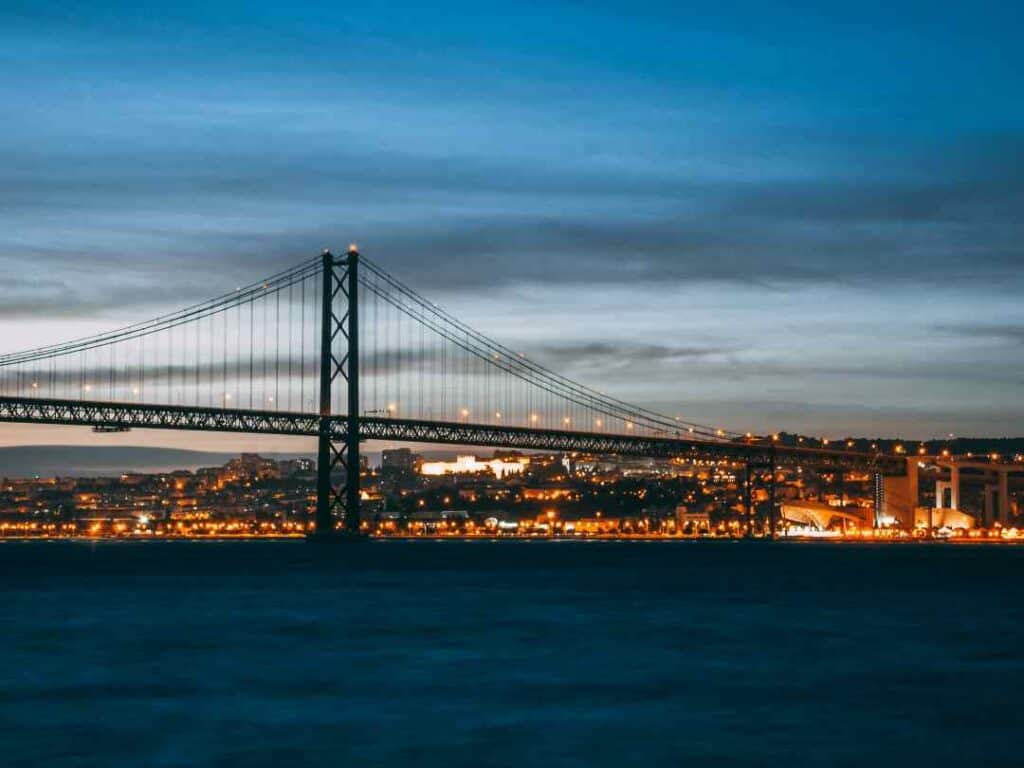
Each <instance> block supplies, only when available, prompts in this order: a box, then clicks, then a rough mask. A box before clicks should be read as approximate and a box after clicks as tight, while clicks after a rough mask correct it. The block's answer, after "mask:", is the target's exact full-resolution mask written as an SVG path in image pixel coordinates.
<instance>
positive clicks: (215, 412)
mask: <svg viewBox="0 0 1024 768" xmlns="http://www.w3.org/2000/svg"><path fill="white" fill-rule="evenodd" d="M319 421H320V419H319V417H318V416H317V415H315V414H306V413H284V412H278V411H250V410H243V409H228V408H195V407H189V406H171V405H148V404H138V403H117V404H110V403H96V402H88V401H75V400H46V399H35V398H11V397H0V422H18V423H27V424H65V425H72V426H90V427H103V428H115V429H129V428H136V429H179V430H198V431H207V432H238V433H258V434H268V435H295V436H305V437H315V436H317V435H318V425H319ZM331 424H332V429H331V438H332V440H338V441H340V440H343V439H344V438H345V435H346V433H347V426H348V420H347V418H346V417H345V416H333V417H331ZM359 431H360V437H361V438H362V439H365V440H385V441H395V442H414V443H437V444H445V445H466V446H487V447H493V448H511V449H520V450H543V451H566V452H568V451H579V452H583V453H594V454H618V455H624V456H647V457H651V458H676V457H679V458H691V459H700V460H718V459H728V460H734V461H744V462H746V461H750V462H754V463H758V464H764V465H770V464H774V465H777V466H786V465H807V466H817V467H822V468H836V469H845V470H855V471H856V470H859V471H867V472H882V473H884V474H903V473H904V472H905V466H904V462H903V460H902V459H899V458H897V457H888V456H876V455H870V454H861V453H852V452H845V451H826V450H815V449H804V448H793V447H787V446H772V445H766V444H763V443H760V444H754V445H750V444H744V443H739V442H710V441H702V440H688V439H685V438H682V437H646V436H633V435H620V434H600V433H592V432H570V431H562V430H544V429H528V428H523V427H502V426H491V425H484V424H463V423H450V422H438V421H421V420H413V419H396V418H382V417H369V416H364V417H362V418H361V419H360V427H359Z"/></svg>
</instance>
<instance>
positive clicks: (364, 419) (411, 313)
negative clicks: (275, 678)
mask: <svg viewBox="0 0 1024 768" xmlns="http://www.w3.org/2000/svg"><path fill="white" fill-rule="evenodd" d="M0 421H4V422H24V423H38V424H69V425H82V426H91V427H93V428H94V429H97V430H100V431H120V430H126V429H132V428H145V429H183V430H204V431H217V432H238V433H262V434H275V435H302V436H309V437H316V438H317V441H318V462H317V506H316V531H317V533H318V535H321V536H327V535H330V534H333V533H335V532H338V531H339V530H341V531H344V532H346V533H348V534H350V535H356V534H358V530H359V522H360V520H359V499H360V488H359V456H360V443H361V442H362V441H365V440H389V441H409V442H420V443H435V444H453V445H456V444H457V445H472V446H489V447H497V448H515V449H525V450H552V451H580V452H588V453H606V454H620V455H634V456H650V457H665V458H674V457H679V458H687V459H694V460H732V461H738V462H743V463H745V464H746V465H747V467H748V475H749V471H750V469H751V468H762V469H768V470H771V471H772V472H773V474H774V468H776V467H780V466H797V465H799V466H810V467H818V468H826V469H831V470H833V471H839V472H843V471H848V470H855V471H861V472H870V473H873V474H875V475H876V479H877V477H878V476H880V475H882V474H901V473H903V472H904V471H905V465H904V461H903V459H900V458H898V457H893V456H887V455H883V454H880V453H878V452H861V451H852V450H830V449H827V448H823V447H822V448H811V447H803V446H791V445H782V444H781V443H780V442H779V441H778V440H777V439H776V438H775V437H774V436H755V435H752V434H750V433H737V432H730V431H726V430H724V429H722V428H717V427H712V426H708V425H704V424H700V423H698V422H695V421H690V420H683V419H681V418H677V417H669V416H665V415H662V414H659V413H656V412H654V411H652V410H650V409H646V408H641V407H637V406H634V405H631V404H629V403H626V402H623V401H621V400H618V399H616V398H613V397H610V396H608V395H606V394H604V393H602V392H599V391H597V390H594V389H592V388H590V387H587V386H584V385H582V384H580V383H578V382H576V381H573V380H571V379H568V378H566V377H564V376H561V375H559V374H558V373H556V372H555V371H553V370H551V369H549V368H547V367H545V366H542V365H540V364H538V363H536V362H534V361H532V360H530V359H528V358H527V357H525V356H524V355H523V354H520V353H518V352H515V351H513V350H511V349H509V348H508V347H506V346H504V345H502V344H500V343H498V342H496V341H494V340H492V339H490V338H488V337H486V336H484V335H483V334H480V333H478V332H477V331H475V330H473V329H472V328H470V327H469V326H467V325H466V324H464V323H462V322H461V321H459V320H458V319H456V318H455V317H453V316H452V315H450V314H449V313H447V312H446V311H445V310H443V309H442V308H440V307H438V306H437V305H435V304H433V303H431V302H430V301H428V300H427V299H425V298H424V297H422V296H420V295H419V294H418V293H417V292H415V291H414V290H413V289H411V288H410V287H408V286H407V285H405V284H404V283H402V282H400V281H399V280H398V279H396V278H395V277H393V276H391V275H390V274H388V273H387V272H385V271H384V270H383V269H381V268H380V267H378V266H377V265H375V264H374V263H373V262H371V261H369V260H366V259H364V258H362V257H361V256H360V254H359V253H358V252H357V250H356V249H355V247H354V246H353V247H351V248H350V249H349V251H348V252H347V253H346V254H345V255H344V256H341V257H338V256H335V255H333V254H332V253H330V252H324V254H323V255H322V256H321V257H320V258H318V259H315V260H310V261H307V262H305V263H303V264H300V265H298V266H297V267H294V268H293V269H289V270H286V271H284V272H281V273H279V274H277V275H274V276H272V277H270V278H267V279H266V280H263V281H260V282H258V283H253V284H252V285H248V286H245V287H240V288H238V289H236V290H235V291H232V292H231V293H228V294H224V295H222V296H219V297H217V298H215V299H212V300H210V301H206V302H202V303H200V304H196V305H193V306H191V307H188V308H186V309H183V310H181V311H179V312H175V313H172V314H168V315H163V316H161V317H157V318H154V319H151V320H147V321H144V322H141V323H136V324H133V325H129V326H126V327H123V328H119V329H117V330H115V331H111V332H108V333H103V334H99V335H95V336H89V337H85V338H80V339H75V340H72V341H69V342H65V343H61V344H53V345H49V346H46V347H41V348H37V349H31V350H27V351H24V352H17V353H9V354H5V355H2V356H0ZM876 485H880V484H879V483H876ZM772 506H773V508H774V502H773V505H772Z"/></svg>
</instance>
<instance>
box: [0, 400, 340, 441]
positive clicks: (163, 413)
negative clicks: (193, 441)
mask: <svg viewBox="0 0 1024 768" xmlns="http://www.w3.org/2000/svg"><path fill="white" fill-rule="evenodd" d="M0 422H20V423H28V424H67V425H71V426H88V427H112V428H120V429H187V430H199V431H206V432H244V433H255V434H267V435H316V434H317V430H318V423H319V419H318V418H317V417H316V416H315V415H312V414H306V413H291V412H288V413H282V412H279V411H250V410H243V409H237V408H235V409H232V408H199V407H192V406H185V405H152V404H148V403H102V402H94V401H87V400H54V399H44V398H17V397H0ZM338 431H339V432H342V433H343V432H344V429H342V428H338Z"/></svg>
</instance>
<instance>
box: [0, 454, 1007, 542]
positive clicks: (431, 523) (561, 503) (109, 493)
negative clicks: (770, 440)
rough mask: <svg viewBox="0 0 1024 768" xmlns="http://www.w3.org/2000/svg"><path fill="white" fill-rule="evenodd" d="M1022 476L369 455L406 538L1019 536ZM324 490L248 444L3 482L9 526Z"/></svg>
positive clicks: (301, 464) (198, 517)
mask: <svg viewBox="0 0 1024 768" xmlns="http://www.w3.org/2000/svg"><path fill="white" fill-rule="evenodd" d="M1016 473H1020V474H1022V475H1024V463H1022V462H1015V463H1011V464H997V463H993V462H991V461H988V462H987V463H986V462H981V461H976V462H972V461H967V460H957V459H954V458H953V457H932V458H928V457H914V459H913V460H911V459H908V472H907V475H906V477H897V478H886V479H885V480H884V482H883V483H882V484H881V486H880V485H879V483H878V482H877V481H876V478H875V477H874V475H871V474H867V473H860V474H858V473H849V472H848V473H846V474H845V475H839V474H833V473H829V472H817V471H814V470H812V469H810V468H800V467H796V468H785V469H782V468H778V469H776V470H775V472H774V474H773V473H772V472H771V470H768V469H754V470H751V471H750V473H749V475H748V472H747V469H746V467H745V466H744V465H743V464H740V463H736V462H729V461H697V460H689V459H687V460H683V459H645V458H631V457H622V456H593V455H585V454H578V453H571V454H558V453H555V454H538V453H533V454H523V453H518V452H514V451H505V452H502V451H496V452H494V453H493V454H492V455H490V456H477V455H471V454H466V455H460V456H457V457H455V458H454V459H428V458H424V457H422V456H420V455H418V454H416V453H414V452H413V451H412V450H410V449H407V448H400V449H394V450H386V451H384V452H383V454H382V456H381V461H380V462H379V465H377V466H372V467H371V466H370V464H369V462H367V461H366V457H365V456H364V463H363V466H362V467H361V487H362V507H361V513H362V525H363V529H364V531H366V532H367V533H369V534H373V535H377V536H402V537H419V536H433V537H464V536H487V537H502V536H509V537H634V536H640V537H662V536H663V537H683V536H692V537H704V536H723V537H742V536H764V535H770V534H774V535H778V536H799V537H865V536H870V537H873V538H877V537H909V536H921V535H945V536H964V537H979V536H998V537H1000V538H1013V537H1015V536H1016V533H1017V529H1018V527H1021V525H1022V523H1024V514H1022V513H1024V487H1022V488H1018V482H1022V484H1024V478H1021V480H1020V481H1019V480H1018V476H1017V474H1016ZM315 487H316V466H315V463H314V462H313V461H312V460H309V459H294V460H287V461H274V460H271V459H267V458H264V457H261V456H258V455H255V454H242V455H241V456H240V457H239V458H236V459H233V460H231V461H229V462H228V463H227V464H225V465H224V466H222V467H209V468H203V469H198V470H196V471H189V470H180V471H176V472H168V473H159V474H124V475H121V476H119V477H99V478H31V479H5V480H3V482H2V484H0V536H8V537H10V536H97V537H98V536H115V537H116V536H154V537H155V536H163V537H204V536H209V537H233V536H239V537H241V536H266V537H272V536H304V535H306V534H307V533H309V532H310V531H311V530H312V526H313V512H314V508H315ZM1018 496H1019V497H1020V500H1018ZM975 509H977V510H978V511H977V512H975V513H973V514H972V512H971V511H970V510H975Z"/></svg>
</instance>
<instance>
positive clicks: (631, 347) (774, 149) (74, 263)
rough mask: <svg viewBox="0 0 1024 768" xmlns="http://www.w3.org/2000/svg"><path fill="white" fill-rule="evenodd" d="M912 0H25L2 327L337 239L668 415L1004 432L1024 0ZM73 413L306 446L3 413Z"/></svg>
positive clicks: (119, 309) (10, 80) (16, 26)
mask: <svg viewBox="0 0 1024 768" xmlns="http://www.w3.org/2000/svg"><path fill="white" fill-rule="evenodd" d="M931 7H932V6H925V5H923V4H916V3H909V4H904V5H902V6H901V7H900V8H898V9H889V10H885V9H883V8H882V7H881V6H868V7H865V8H863V9H858V10H857V11H856V12H853V11H850V12H837V11H834V10H833V11H827V12H826V11H821V10H816V9H815V8H814V7H811V6H808V7H807V8H805V9H803V14H802V16H801V21H800V22H799V23H789V24H787V25H786V26H785V27H784V28H776V26H775V25H774V24H773V20H772V17H771V15H770V14H768V13H766V12H764V10H763V9H759V8H758V7H757V6H756V5H749V6H745V9H746V11H747V14H746V17H745V21H744V22H743V23H739V22H738V21H737V20H736V18H734V17H732V16H730V15H729V14H726V13H724V12H722V11H719V10H716V9H714V8H711V7H696V8H694V9H693V11H692V12H691V14H689V15H686V16H684V15H681V14H680V13H679V12H677V11H673V10H670V9H665V8H661V7H658V6H655V5H644V4H641V5H639V6H638V5H636V4H632V5H630V6H629V7H628V8H626V7H624V6H622V7H620V6H616V5H615V4H607V5H605V6H602V7H601V8H599V9H597V10H594V9H592V10H584V9H581V8H578V7H576V6H574V5H571V4H559V5H556V6H551V7H549V8H548V9H547V11H546V12H543V13H542V12H540V11H539V10H538V11H537V12H534V13H531V12H529V11H526V12H524V14H523V15H517V16H516V17H514V18H509V19H496V18H493V17H490V16H484V15H480V14H479V13H478V12H474V10H473V8H472V7H469V6H466V7H464V6H459V5H457V4H452V5H450V6H449V7H448V8H447V10H449V11H451V12H452V13H450V14H449V17H450V20H449V21H447V22H443V23H438V19H437V16H436V14H435V12H434V11H427V10H425V9H423V8H421V7H419V6H417V5H403V6H401V7H389V10H388V11H385V10H383V9H381V8H378V7H376V6H374V5H372V4H371V5H366V6H362V7H361V8H360V9H346V10H345V11H344V12H342V11H330V10H325V9H322V8H319V7H316V6H313V5H303V4H299V5H298V6H295V7H290V8H289V9H288V11H287V13H284V12H282V11H280V10H279V9H273V8H263V9H260V10H251V9H248V10H247V12H246V13H242V12H241V9H238V8H236V9H234V11H235V12H230V9H228V8H227V7H224V6H222V7H221V8H220V9H218V11H217V12H216V13H215V12H212V11H204V10H202V9H201V8H200V7H199V6H195V7H193V6H189V5H187V4H186V5H183V6H181V7H179V8H178V9H176V10H173V11H167V10H163V11H161V13H160V14H158V15H156V16H153V15H149V14H146V13H144V12H142V11H139V10H135V9H134V8H133V7H130V6H129V5H127V4H125V5H123V6H122V5H118V4H111V5H109V6H108V7H106V8H103V9H97V8H93V9H89V10H82V9H79V8H77V7H76V6H74V5H71V4H68V5H61V4H56V5H51V6H49V8H48V9H47V10H45V11H40V10H39V9H35V8H31V7H30V6H29V5H28V4H25V5H22V6H17V5H16V6H13V7H12V8H11V9H10V10H6V11H4V12H2V13H3V15H4V20H5V24H4V25H3V30H4V31H2V32H0V40H2V42H3V44H4V50H5V53H4V56H5V58H6V59H7V60H8V61H9V62H10V63H11V64H12V65H13V66H8V67H6V68H5V72H4V74H3V75H0V88H2V90H3V92H4V99H3V105H4V106H3V110H4V118H5V126H6V129H5V141H4V144H3V145H2V147H0V152H2V155H3V161H4V162H3V166H4V168H5V171H4V172H3V182H2V186H0V196H2V199H3V200H4V201H5V204H4V205H3V206H2V212H0V217H2V220H3V222H4V227H3V234H2V235H0V260H2V264H3V267H4V269H5V272H6V273H7V275H8V277H7V279H6V280H5V283H4V285H3V287H2V288H0V311H2V312H3V322H4V325H5V329H6V333H5V338H4V342H3V350H2V351H4V352H7V351H15V350H17V349H20V348H27V347H32V346H36V345H37V344H39V343H45V342H49V341H57V340H62V339H63V338H64V337H65V336H66V335H67V334H66V328H67V325H68V324H69V323H74V324H75V325H76V328H79V329H80V330H81V332H93V331H99V330H104V329H107V328H110V327H113V326H116V325H119V324H122V323H124V322H126V321H134V320H139V319H143V318H145V317H149V316H152V315H156V314H159V313H160V312H162V311H165V310H167V309H174V308H178V307H180V306H183V305H185V304H188V303H190V302H192V301H194V300H195V299H198V298H205V297H206V296H209V295H214V294H216V293H219V292H222V291H223V290H230V289H231V288H232V287H233V286H234V285H236V284H238V283H241V282H248V281H249V280H251V278H252V277H254V276H256V275H259V274H264V273H266V274H269V273H271V272H273V271H276V269H277V268H278V267H279V266H281V265H286V264H289V263H292V262H294V261H296V260H299V259H304V258H306V257H308V256H310V255H315V253H317V252H318V251H319V249H320V248H321V247H323V246H325V245H329V246H332V247H333V248H335V249H336V250H342V249H343V248H344V246H345V244H346V243H347V242H348V241H349V240H355V241H357V242H359V243H360V245H361V247H362V248H363V249H364V251H366V252H367V253H368V254H371V255H372V256H373V258H374V259H375V260H377V261H378V262H379V263H381V264H383V265H385V266H387V267H388V268H389V269H392V270H393V271H394V272H395V273H396V274H399V275H401V276H402V277H403V279H407V280H408V281H409V282H410V283H412V284H414V285H416V286H418V287H421V288H422V290H423V291H424V293H425V294H426V295H427V296H429V297H430V298H431V299H433V300H436V301H437V302H438V303H440V304H442V305H443V306H445V307H446V308H449V309H450V310H451V311H452V312H453V313H454V314H456V315H457V316H459V317H460V318H462V319H464V320H466V321H467V322H468V323H469V324H470V325H472V326H474V327H477V328H479V329H481V330H482V331H484V332H485V333H488V334H489V335H490V336H493V337H495V338H498V339H500V340H502V341H504V342H507V343H509V344H510V345H512V346H514V347H515V348H517V349H523V350H525V351H526V352H527V353H528V354H529V355H530V356H532V357H535V358H537V359H538V360H541V361H542V362H546V363H550V364H552V365H557V367H558V370H559V371H560V372H562V373H565V374H568V375H570V376H573V377H574V378H576V379H579V380H580V381H583V382H584V383H586V384H589V385H591V386H594V387H596V388H599V389H601V390H606V391H608V392H610V393H613V394H614V395H616V396H618V397H621V398H623V399H625V400H628V401H632V402H636V403H639V404H642V405H647V406H650V407H654V408H657V409H659V410H661V411H664V412H666V413H669V414H677V413H678V414H681V415H683V416H685V417H687V418H691V419H694V420H699V421H701V422H704V423H711V424H721V425H723V426H725V427H728V428H732V429H736V430H745V429H752V430H755V431H757V432H760V433H766V432H771V431H775V430H778V429H789V430H792V431H798V430H799V431H802V432H807V433H812V434H826V435H831V436H845V435H857V436H867V437H870V436H893V437H896V436H905V437H908V438H928V437H936V436H942V435H946V434H948V433H954V434H957V435H962V436H975V435H976V436H1000V435H1016V434H1022V433H1024V412H1022V411H1021V409H1020V406H1019V396H1018V393H1019V390H1020V385H1021V383H1022V381H1024V362H1021V356H1020V354H1019V352H1020V344H1021V341H1022V339H1024V310H1022V309H1021V306H1020V301H1019V296H1020V293H1021V288H1022V287H1024V285H1022V278H1021V277H1020V275H1019V274H1018V270H1017V264H1018V263H1019V262H1020V261H1021V257H1022V256H1024V254H1022V253H1021V246H1020V245H1019V243H1020V242H1024V239H1022V237H1021V235H1024V232H1022V231H1021V223H1020V222H1021V217H1020V213H1021V205H1022V204H1021V200H1022V195H1024V188H1022V187H1021V182H1020V173H1019V170H1020V169H1021V168H1022V167H1024V151H1022V147H1024V142H1022V140H1021V139H1022V134H1021V117H1022V105H1021V103H1020V100H1019V97H1017V96H1015V93H1016V91H1015V89H1014V86H1015V85H1016V79H1017V77H1016V71H1017V70H1018V69H1019V64H1020V61H1019V58H1020V54H1019V53H1017V52H1016V51H1015V50H1011V46H1012V44H1013V40H1012V37H1011V30H1012V29H1014V26H1015V25H1014V22H1015V21H1019V17H1020V12H1019V11H1018V10H1016V9H1014V8H1012V7H1011V6H1010V5H1009V4H998V3H993V4H986V5H985V7H986V11H988V12H987V13H985V14H981V13H977V12H976V10H972V11H970V12H968V11H966V10H962V11H958V10H957V9H951V8H947V9H943V13H942V14H928V15H926V14H925V9H926V8H931ZM428 16H429V17H430V19H431V21H432V22H433V23H432V24H431V25H430V28H431V30H432V34H431V35H430V36H424V35H422V34H420V31H419V30H420V28H421V25H422V22H423V21H424V19H425V18H426V17H428ZM229 20H230V21H229ZM790 22H792V20H791V19H790ZM570 25H571V26H572V27H573V28H575V29H576V30H577V34H575V35H571V36H568V37H565V38H563V39H561V40H560V42H561V44H560V45H559V46H557V49H556V48H555V47H553V46H552V45H551V43H552V40H553V39H554V37H555V35H556V34H559V33H560V32H564V30H565V29H566V28H567V26H570ZM925 32H927V34H925ZM951 51H953V52H955V53H956V54H958V55H950V52H951ZM826 53H828V55H826ZM981 84H984V86H985V87H981ZM200 265H201V266H202V267H203V268H204V271H203V272H202V274H200V270H199V267H200ZM211 265H212V267H213V269H214V276H213V277H212V278H211V276H210V275H209V274H208V273H207V272H206V269H208V268H210V267H211ZM556 329H557V332H556ZM69 442H96V443H98V444H104V445H131V444H138V443H145V444H156V443H158V442H159V444H161V445H165V446H174V445H181V446H188V447H193V446H196V445H197V444H198V445H200V446H201V447H203V448H206V449H210V450H217V449H224V450H228V449H232V448H236V447H244V448H246V449H247V450H248V449H251V450H254V451H268V452H269V451H303V450H309V441H308V440H300V439H284V438H269V437H257V436H246V437H245V438H238V437H233V436H218V437H211V436H205V435H204V436H200V437H196V436H194V435H177V434H175V433H163V434H159V435H152V434H147V433H144V432H133V433H128V434H124V435H103V436H93V435H91V434H89V433H86V432H84V431H82V430H80V429H72V428H61V427H47V428H46V429H40V428H33V427H22V426H5V428H4V430H2V431H0V443H2V444H7V445H10V444H19V443H55V444H61V443H69Z"/></svg>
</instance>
